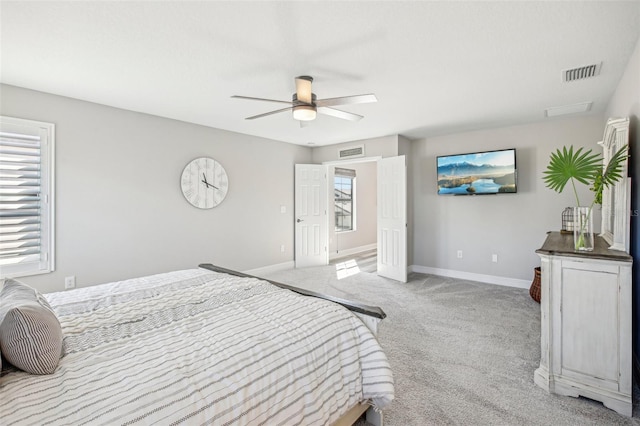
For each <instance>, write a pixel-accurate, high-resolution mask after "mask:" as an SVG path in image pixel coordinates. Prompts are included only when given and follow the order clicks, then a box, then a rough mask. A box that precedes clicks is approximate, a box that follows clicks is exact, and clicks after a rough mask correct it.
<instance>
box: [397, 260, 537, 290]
mask: <svg viewBox="0 0 640 426" xmlns="http://www.w3.org/2000/svg"><path fill="white" fill-rule="evenodd" d="M409 272H418V273H421V274H432V275H439V276H441V277H450V278H458V279H462V280H469V281H479V282H481V283H488V284H496V285H503V286H507V287H517V288H527V289H528V288H529V287H531V281H527V280H521V279H518V278H508V277H499V276H495V275H484V274H475V273H472V272H463V271H455V270H453V269H441V268H432V267H429V266H420V265H411V266H409ZM532 281H533V278H532Z"/></svg>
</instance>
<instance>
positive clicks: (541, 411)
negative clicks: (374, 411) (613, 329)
mask: <svg viewBox="0 0 640 426" xmlns="http://www.w3.org/2000/svg"><path fill="white" fill-rule="evenodd" d="M336 266H337V265H329V266H326V267H316V268H306V269H298V270H290V271H282V272H277V273H272V274H269V275H266V276H265V278H269V279H272V280H276V281H280V282H284V283H287V284H291V285H296V286H299V287H304V288H308V289H312V290H314V291H319V292H323V293H328V294H331V295H334V296H338V297H343V298H348V299H352V300H357V301H360V302H363V303H367V304H371V305H377V306H380V307H382V308H383V309H384V311H385V312H386V313H387V318H386V319H385V320H384V321H383V322H382V323H381V325H380V332H379V340H380V342H381V344H382V346H383V347H384V349H385V352H386V353H387V356H388V358H389V362H390V363H391V366H392V368H393V370H394V379H395V386H396V399H395V401H394V402H393V403H392V404H391V406H390V407H389V408H388V409H387V410H385V420H386V422H385V424H386V425H387V426H410V425H416V426H418V425H614V424H620V425H627V424H634V425H640V419H639V418H638V416H639V413H638V411H637V407H636V405H637V403H636V404H634V416H635V417H634V418H627V417H624V416H621V415H619V414H617V413H616V412H614V411H612V410H610V409H608V408H606V407H604V406H603V405H602V404H601V403H600V402H596V401H592V400H588V399H585V398H571V397H564V396H558V395H550V394H548V393H546V392H545V391H544V390H542V389H540V388H539V387H537V386H536V385H535V384H534V383H533V373H534V370H535V369H536V368H537V367H538V365H539V360H540V308H539V306H540V305H539V304H537V303H536V302H535V301H533V300H532V299H531V298H530V296H529V293H528V290H524V289H518V288H510V287H502V286H496V285H491V284H483V283H477V282H472V281H463V280H455V279H450V278H443V277H438V276H433V275H423V274H411V275H410V276H409V280H410V281H409V282H408V283H406V284H403V283H398V282H395V281H392V280H387V279H384V278H381V277H378V276H377V275H375V274H374V273H366V272H360V273H355V274H353V275H350V276H347V277H346V278H343V279H340V280H338V279H337V278H336ZM635 393H636V395H637V392H635Z"/></svg>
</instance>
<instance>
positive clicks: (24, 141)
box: [0, 116, 55, 277]
mask: <svg viewBox="0 0 640 426" xmlns="http://www.w3.org/2000/svg"><path fill="white" fill-rule="evenodd" d="M54 130H55V126H54V125H53V124H51V123H42V122H38V121H32V120H23V119H19V118H10V117H2V116H0V269H1V270H2V271H1V276H2V277H8V276H11V277H17V276H25V275H34V274H42V273H46V272H51V271H53V270H54V262H53V247H54V244H53V211H54V210H53V188H54V186H53V159H54Z"/></svg>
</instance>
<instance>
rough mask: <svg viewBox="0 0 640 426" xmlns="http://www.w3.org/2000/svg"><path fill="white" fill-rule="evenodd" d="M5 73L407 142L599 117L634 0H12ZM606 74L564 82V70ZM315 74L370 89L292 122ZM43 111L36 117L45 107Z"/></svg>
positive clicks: (239, 125)
mask: <svg viewBox="0 0 640 426" xmlns="http://www.w3.org/2000/svg"><path fill="white" fill-rule="evenodd" d="M0 8H1V9H0V19H1V29H0V35H1V37H2V40H1V53H2V55H1V56H2V57H1V65H2V68H1V75H0V81H2V82H3V83H6V84H10V85H15V86H21V87H25V88H29V89H34V90H40V91H44V92H49V93H54V94H58V95H63V96H69V97H72V98H77V99H83V100H87V101H92V102H97V103H101V104H106V105H111V106H114V107H119V108H125V109H129V110H133V111H140V112H145V113H149V114H154V115H159V116H162V117H169V118H173V119H177V120H183V121H187V122H192V123H198V124H202V125H206V126H211V127H215V128H220V129H226V130H231V131H234V132H240V133H245V134H250V135H256V136H261V137H265V138H270V139H276V140H280V141H286V142H290V143H295V144H301V145H306V144H308V143H314V144H316V145H326V144H332V143H338V142H344V141H351V140H359V139H365V138H371V137H378V136H385V135H390V134H401V135H404V136H406V137H409V138H411V139H415V138H422V137H428V136H430V135H436V134H443V133H451V132H459V131H464V130H472V129H478V128H483V127H492V126H504V125H511V124H519V123H526V122H533V121H539V120H545V114H544V110H545V108H547V107H555V106H562V105H568V104H575V103H580V102H586V101H593V107H592V110H591V113H599V114H602V113H603V112H604V110H605V108H606V106H607V102H608V100H609V99H610V97H611V95H612V93H613V91H614V89H615V87H616V85H617V83H618V81H619V80H620V77H621V76H622V73H623V72H624V69H625V66H626V64H627V62H628V60H629V57H630V56H631V53H632V52H633V49H634V47H635V44H636V42H637V41H638V38H639V36H640V1H627V2H618V1H604V2H593V1H589V2H575V1H558V2H554V1H537V2H520V1H511V2H506V1H503V2H487V1H476V2H457V1H455V2H454V1H449V2H444V1H437V2H417V1H385V2H369V1H366V2H363V1H350V2H346V1H344V2H325V1H322V2H274V1H260V2H240V1H233V2H220V1H216V2H213V1H201V2H182V1H169V2H154V1H142V2H123V1H116V2H104V1H100V2H89V1H84V2H61V1H46V2H8V1H2V3H1V4H0ZM597 62H602V71H601V74H600V75H599V76H597V77H593V78H590V79H587V80H582V81H577V82H572V83H563V82H562V78H561V72H562V71H563V70H565V69H568V68H574V67H579V66H583V65H588V64H593V63H597ZM298 75H311V76H313V77H314V79H315V81H314V83H313V91H314V93H316V94H317V96H318V98H329V97H338V96H346V95H354V94H364V93H372V92H373V93H375V94H376V95H377V97H378V102H377V103H372V104H359V105H352V106H345V107H342V109H344V110H346V111H350V112H354V113H357V114H361V115H364V116H365V118H364V119H362V120H361V121H358V122H350V121H346V120H340V119H337V118H334V117H328V116H318V117H319V118H318V119H316V120H315V121H314V122H312V123H311V124H310V125H309V126H307V127H303V128H301V127H300V126H299V124H298V122H297V121H295V120H294V119H293V118H292V116H291V114H290V113H281V114H276V115H272V116H269V117H265V118H261V119H258V120H244V117H248V116H251V115H256V114H260V113H263V112H267V111H270V110H274V109H278V108H281V107H282V105H279V104H275V103H266V102H255V101H247V100H238V99H231V97H230V96H231V95H246V96H255V97H262V98H272V99H281V100H290V99H291V95H292V93H294V91H295V85H294V77H295V76H298ZM40 119H43V120H45V119H46V117H41V118H40Z"/></svg>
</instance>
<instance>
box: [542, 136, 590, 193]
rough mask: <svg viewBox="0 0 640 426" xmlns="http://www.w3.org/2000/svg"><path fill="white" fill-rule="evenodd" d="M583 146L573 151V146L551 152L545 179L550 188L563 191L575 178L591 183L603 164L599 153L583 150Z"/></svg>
mask: <svg viewBox="0 0 640 426" xmlns="http://www.w3.org/2000/svg"><path fill="white" fill-rule="evenodd" d="M582 151H583V148H579V149H578V150H577V151H575V152H574V151H573V146H571V147H569V149H568V150H567V147H563V148H562V150H560V149H558V150H557V151H556V152H553V153H552V154H551V159H550V161H549V165H548V166H547V170H545V171H544V177H543V180H544V182H545V184H546V186H547V187H548V188H551V189H553V190H554V191H556V192H562V191H563V190H564V187H565V186H566V185H567V183H568V182H569V180H571V179H575V180H577V181H578V182H581V183H583V184H585V185H589V184H591V183H592V182H593V181H594V179H595V176H596V175H597V174H598V173H599V172H600V170H599V167H600V164H601V160H600V157H599V156H598V154H593V153H592V150H588V151H585V152H582Z"/></svg>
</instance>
